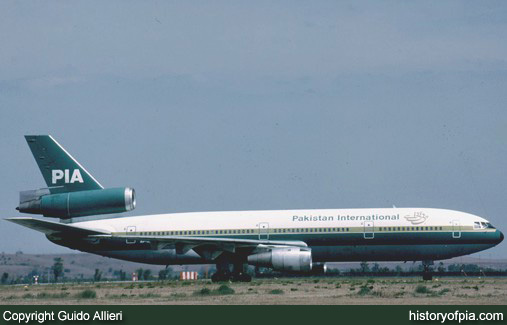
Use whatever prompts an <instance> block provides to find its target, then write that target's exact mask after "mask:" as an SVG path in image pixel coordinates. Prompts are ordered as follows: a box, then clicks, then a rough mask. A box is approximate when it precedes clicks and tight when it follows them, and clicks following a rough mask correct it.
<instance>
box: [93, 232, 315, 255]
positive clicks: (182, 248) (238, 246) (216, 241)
mask: <svg viewBox="0 0 507 325" xmlns="http://www.w3.org/2000/svg"><path fill="white" fill-rule="evenodd" d="M89 237H93V238H122V239H123V238H124V239H125V240H128V241H139V242H150V243H151V244H152V245H156V246H157V247H158V248H159V249H162V248H175V249H176V251H177V252H178V254H185V253H186V252H188V251H189V250H191V249H193V250H194V251H195V252H196V253H198V254H199V255H201V256H202V257H204V258H209V259H215V257H217V256H218V255H220V254H221V253H222V252H224V251H226V252H231V253H235V252H236V251H237V250H249V251H250V252H260V251H266V250H271V249H273V248H277V247H308V245H307V244H306V243H305V242H303V241H281V240H262V239H259V240H257V239H238V238H216V237H191V236H115V235H92V236H89Z"/></svg>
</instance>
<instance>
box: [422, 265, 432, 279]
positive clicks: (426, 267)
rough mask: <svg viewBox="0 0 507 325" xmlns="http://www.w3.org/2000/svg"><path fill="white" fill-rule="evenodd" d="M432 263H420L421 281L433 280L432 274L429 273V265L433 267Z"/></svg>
mask: <svg viewBox="0 0 507 325" xmlns="http://www.w3.org/2000/svg"><path fill="white" fill-rule="evenodd" d="M433 264H434V262H433V261H422V265H423V267H424V271H423V280H424V281H431V280H433V273H432V272H431V265H433Z"/></svg>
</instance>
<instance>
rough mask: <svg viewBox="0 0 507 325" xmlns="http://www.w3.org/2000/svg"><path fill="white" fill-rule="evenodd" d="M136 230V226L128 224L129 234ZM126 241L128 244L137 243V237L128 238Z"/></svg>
mask: <svg viewBox="0 0 507 325" xmlns="http://www.w3.org/2000/svg"><path fill="white" fill-rule="evenodd" d="M135 232H136V226H128V227H127V236H128V235H129V234H130V233H135ZM125 242H126V243H127V244H135V243H136V240H135V239H126V240H125Z"/></svg>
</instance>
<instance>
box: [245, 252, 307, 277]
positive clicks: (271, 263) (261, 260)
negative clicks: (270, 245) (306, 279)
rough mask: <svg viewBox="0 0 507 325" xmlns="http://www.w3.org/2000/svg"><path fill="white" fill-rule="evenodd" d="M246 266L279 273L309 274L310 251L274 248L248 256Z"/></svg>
mask: <svg viewBox="0 0 507 325" xmlns="http://www.w3.org/2000/svg"><path fill="white" fill-rule="evenodd" d="M248 264H251V265H256V266H264V267H270V268H273V269H275V270H279V271H294V272H310V271H311V270H312V251H311V250H310V249H309V248H301V247H287V248H285V247H284V248H275V249H273V250H271V251H270V252H264V253H258V254H253V255H250V256H248Z"/></svg>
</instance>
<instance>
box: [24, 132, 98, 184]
mask: <svg viewBox="0 0 507 325" xmlns="http://www.w3.org/2000/svg"><path fill="white" fill-rule="evenodd" d="M25 139H26V142H27V143H28V146H29V147H30V150H32V154H33V156H34V158H35V161H36V162H37V165H39V169H40V171H41V173H42V176H43V177H44V180H45V181H46V184H47V186H48V187H49V190H50V192H51V193H52V194H53V193H62V192H76V191H84V190H97V189H102V188H103V187H102V185H100V183H99V182H97V180H96V179H95V178H93V176H92V175H91V174H90V173H89V172H88V171H87V170H86V169H84V167H83V166H81V164H80V163H78V162H77V160H76V159H74V157H72V156H71V155H70V154H69V153H68V152H67V151H66V150H65V149H64V148H63V147H62V146H61V145H60V144H59V143H58V142H56V140H55V139H53V137H52V136H50V135H26V136H25Z"/></svg>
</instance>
